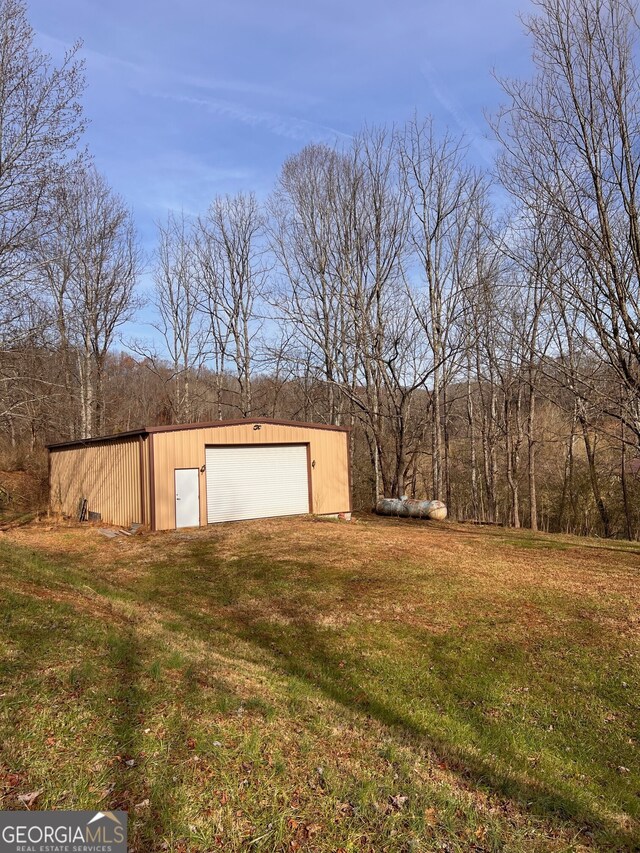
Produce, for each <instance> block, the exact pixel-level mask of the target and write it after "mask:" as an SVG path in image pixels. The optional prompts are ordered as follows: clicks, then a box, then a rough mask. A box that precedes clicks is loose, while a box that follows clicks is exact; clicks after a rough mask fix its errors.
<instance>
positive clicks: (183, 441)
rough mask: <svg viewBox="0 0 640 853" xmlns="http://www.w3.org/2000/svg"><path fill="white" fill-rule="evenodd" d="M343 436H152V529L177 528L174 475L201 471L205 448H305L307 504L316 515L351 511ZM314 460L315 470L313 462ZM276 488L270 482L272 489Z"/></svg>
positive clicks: (280, 427) (247, 429)
mask: <svg viewBox="0 0 640 853" xmlns="http://www.w3.org/2000/svg"><path fill="white" fill-rule="evenodd" d="M346 435H347V433H344V432H340V431H336V430H330V429H314V428H311V427H306V426H305V427H297V426H292V425H288V424H287V425H284V424H270V423H263V424H262V425H261V428H260V429H259V430H257V429H254V424H253V423H241V424H234V425H229V426H221V427H206V428H201V429H189V430H180V431H175V432H170V431H166V432H155V433H154V434H153V457H154V458H153V466H152V468H153V480H154V482H153V485H154V489H152V490H151V491H152V493H154V492H155V529H157V530H171V529H173V527H174V525H175V518H174V517H175V495H174V471H175V469H176V468H202V466H204V464H205V447H206V446H207V445H216V444H308V445H309V454H310V459H311V465H312V467H311V497H312V501H311V505H312V507H313V512H314V513H317V514H318V515H323V514H330V513H337V512H348V511H349V508H350V488H349V458H348V452H347V449H348V443H347V441H346V440H345V437H346ZM314 461H315V466H313V462H314ZM200 477H201V478H202V479H201V484H200V524H201V525H204V524H206V523H207V522H206V519H207V506H206V494H207V489H206V483H205V479H204V478H205V473H204V472H201V473H200ZM277 488H278V484H277V483H274V489H277Z"/></svg>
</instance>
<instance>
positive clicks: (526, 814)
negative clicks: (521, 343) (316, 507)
mask: <svg viewBox="0 0 640 853" xmlns="http://www.w3.org/2000/svg"><path fill="white" fill-rule="evenodd" d="M0 575H1V576H0V590H1V592H0V620H1V624H2V631H1V632H0V807H1V808H4V809H14V808H24V807H25V806H24V802H23V801H22V800H20V799H19V797H20V795H24V794H27V793H35V792H40V793H39V794H38V797H37V799H36V800H35V801H34V807H35V808H40V809H43V808H87V809H92V808H96V807H100V808H101V809H103V810H104V809H106V808H114V809H115V808H124V809H126V810H128V812H129V827H130V829H129V837H130V842H131V849H132V850H135V851H139V853H148V851H161V850H170V851H211V850H216V849H223V850H248V851H280V850H282V851H295V850H313V851H362V850H366V851H376V853H377V851H385V850H388V851H405V850H406V851H410V850H416V851H422V850H446V851H456V850H461V851H469V850H476V851H485V850H487V851H488V850H514V851H516V850H522V851H536V850H585V849H598V850H637V849H640V766H639V762H638V753H639V750H638V738H639V737H640V731H639V722H640V606H639V605H640V547H639V546H633V545H630V544H628V543H627V544H623V543H608V542H607V543H604V542H599V541H596V540H579V539H575V538H571V537H558V536H544V535H539V536H535V537H534V536H531V535H530V534H527V533H525V532H522V533H518V532H517V531H505V530H501V529H491V530H483V529H478V528H473V527H468V526H459V525H455V524H443V525H432V526H429V525H428V524H427V523H423V522H412V521H409V520H407V521H402V520H390V519H389V520H382V519H375V518H363V519H360V520H359V521H358V522H357V523H352V524H347V523H337V522H335V523H332V522H326V521H319V520H313V519H295V520H294V519H283V520H270V521H262V522H247V523H240V524H235V525H222V526H216V527H213V528H210V529H207V530H202V531H197V532H189V533H178V532H176V533H170V534H157V535H153V536H139V537H132V538H125V537H120V538H118V539H115V540H106V539H104V537H102V536H100V535H99V534H98V533H97V531H95V530H93V529H91V528H84V529H80V528H79V527H73V526H70V527H68V528H65V527H51V526H47V525H45V524H34V525H31V526H30V527H27V528H22V529H16V530H11V531H8V532H7V533H5V534H2V538H1V539H0Z"/></svg>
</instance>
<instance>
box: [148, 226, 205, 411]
mask: <svg viewBox="0 0 640 853" xmlns="http://www.w3.org/2000/svg"><path fill="white" fill-rule="evenodd" d="M153 279H154V285H155V288H154V303H155V306H156V309H157V312H158V317H159V320H158V322H157V323H156V324H154V325H155V328H156V330H157V331H158V332H159V333H160V335H161V337H162V341H163V343H164V348H165V351H166V353H168V356H169V368H170V369H169V372H168V374H167V371H166V370H165V364H166V363H165V361H164V359H163V358H161V357H160V356H159V355H158V354H157V353H156V352H155V351H150V350H149V348H148V347H142V348H141V347H140V346H137V349H138V351H140V352H142V353H143V354H144V355H145V357H146V358H147V363H148V364H149V365H150V366H151V367H152V368H153V369H154V371H155V372H156V373H157V374H158V375H160V376H162V378H163V379H164V380H165V383H166V384H167V385H168V388H169V407H170V419H171V422H172V423H185V422H189V421H193V420H195V408H194V385H195V384H196V382H197V380H198V379H199V377H200V375H201V372H202V368H203V366H204V359H205V346H206V327H205V322H204V315H203V314H202V312H201V310H200V307H201V301H202V294H201V291H200V287H199V278H198V274H197V262H196V247H195V238H194V234H193V228H192V227H191V226H190V224H189V223H188V222H187V221H186V220H185V217H184V215H180V216H177V215H175V214H172V213H170V214H168V216H167V219H166V221H165V222H164V223H161V224H158V246H157V249H156V252H155V258H154V267H153Z"/></svg>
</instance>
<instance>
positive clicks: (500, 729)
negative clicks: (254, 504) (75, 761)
mask: <svg viewBox="0 0 640 853" xmlns="http://www.w3.org/2000/svg"><path fill="white" fill-rule="evenodd" d="M300 577H303V578H304V583H302V584H298V585H296V584H295V579H296V578H298V579H299V578H300ZM291 583H293V587H291V586H290V584H291ZM314 583H317V584H318V585H319V586H320V587H323V586H326V587H327V588H328V589H330V590H331V593H332V594H335V593H336V591H337V592H338V594H339V595H340V597H341V599H342V600H345V599H346V600H352V601H353V603H354V605H356V604H357V601H356V599H357V598H358V597H359V596H361V597H362V598H364V599H366V598H367V596H369V595H370V593H371V589H370V586H368V585H367V584H362V583H360V582H359V581H357V579H356V582H349V579H348V578H345V575H344V573H341V572H340V571H339V570H338V569H336V570H333V569H332V570H329V569H327V568H326V567H320V566H314V564H312V563H309V562H302V561H300V562H293V561H288V562H278V563H274V561H273V560H266V559H264V558H261V557H259V556H256V555H253V556H249V557H245V558H242V559H239V560H235V561H233V563H232V564H230V563H229V562H223V561H221V560H219V559H217V558H216V557H215V555H214V554H212V553H211V548H210V546H208V545H207V544H206V543H204V544H203V543H197V544H194V547H193V549H192V550H191V553H190V554H188V555H187V556H186V557H184V558H181V559H180V561H179V562H178V564H176V562H175V561H174V562H170V561H167V562H164V563H159V564H157V565H156V566H153V567H149V569H148V573H147V574H146V577H145V578H144V579H140V581H136V585H135V587H132V588H131V590H128V591H127V600H131V593H132V592H133V594H134V597H135V598H136V599H137V601H138V604H139V606H140V607H144V606H145V604H146V603H147V602H148V601H151V602H152V603H157V604H161V605H162V607H163V608H164V610H165V613H166V614H167V615H168V617H169V618H171V619H173V620H175V623H176V625H177V626H179V630H180V631H183V632H186V633H188V634H189V635H190V636H193V637H195V638H197V639H202V640H204V641H210V640H211V638H212V636H214V632H215V637H216V638H217V639H219V640H220V641H222V642H224V641H225V638H226V637H231V638H236V639H238V640H241V641H243V642H244V643H246V644H248V645H249V647H253V648H256V649H257V650H259V651H260V653H261V654H267V655H268V656H269V657H270V658H271V659H275V661H276V662H277V666H278V667H279V669H280V670H281V671H282V672H283V673H284V674H286V675H289V676H293V677H295V678H296V679H299V680H300V681H302V682H305V683H307V684H308V685H309V686H310V687H311V688H313V689H316V690H319V691H321V692H322V693H323V694H324V695H326V696H327V697H329V698H330V699H331V700H333V701H334V702H336V703H338V704H340V705H341V706H343V707H344V708H346V709H348V710H349V711H350V712H354V713H356V714H359V715H366V716H370V717H372V718H374V719H376V720H378V721H379V722H380V723H382V724H384V725H385V726H388V727H389V728H390V729H392V730H395V731H397V732H399V733H400V734H401V735H402V736H404V737H407V738H409V739H410V740H413V741H414V742H415V743H416V744H418V745H420V746H421V747H422V748H424V747H428V748H430V749H432V750H433V751H434V752H435V753H436V754H437V755H438V756H439V757H440V758H441V759H443V760H445V761H446V762H447V763H448V765H449V768H450V769H451V770H452V771H454V772H456V773H458V774H460V776H461V777H463V778H464V779H465V780H466V782H471V783H473V784H474V785H477V786H480V787H483V788H485V789H487V788H491V789H493V790H495V791H497V792H500V793H502V794H504V795H505V796H508V797H511V798H513V799H514V800H516V801H517V802H519V804H520V806H521V808H522V809H523V810H524V811H533V812H535V813H537V814H539V815H543V816H548V817H551V818H557V819H560V820H563V821H565V822H567V823H569V824H570V825H571V827H572V828H573V829H574V830H575V831H576V833H581V832H584V829H585V826H586V827H588V828H589V829H590V830H592V831H593V832H594V833H595V834H596V835H597V836H598V837H599V840H602V843H603V844H605V845H607V846H606V849H616V848H617V849H620V848H627V849H633V848H634V845H635V841H636V839H635V838H634V837H633V836H632V835H631V834H630V833H629V832H626V831H625V830H624V829H623V828H621V827H620V826H618V825H617V824H615V822H614V820H613V819H612V820H611V821H607V820H606V819H604V818H602V817H601V815H599V814H596V813H594V812H593V810H592V809H591V808H590V807H589V804H588V803H586V802H585V801H583V800H581V799H580V797H579V796H576V795H575V793H574V792H572V791H571V790H570V789H569V787H568V786H565V785H563V784H562V780H561V779H560V778H558V780H557V783H555V782H554V781H549V780H545V779H543V778H540V777H538V778H534V779H532V778H530V777H529V778H523V776H525V775H528V774H525V773H523V772H520V773H519V774H518V773H517V770H516V768H517V767H518V766H519V765H520V766H521V764H522V759H521V757H520V758H518V756H517V743H516V742H515V739H514V741H513V742H510V740H509V737H508V732H507V736H506V737H505V728H508V723H505V722H504V721H502V722H497V721H493V720H491V719H488V718H487V717H486V715H485V714H484V713H482V711H481V710H479V709H478V708H477V707H476V705H475V704H474V698H475V697H474V695H473V690H474V687H473V683H474V682H473V679H474V675H475V674H474V673H473V671H471V670H470V671H469V672H468V675H469V684H467V685H464V684H461V682H460V680H459V679H458V680H456V681H454V680H451V679H448V678H446V675H445V674H446V673H447V671H448V670H450V659H449V658H450V655H451V654H452V651H453V652H455V648H456V643H455V642H454V643H453V644H452V645H449V646H448V647H447V646H446V644H445V641H444V640H442V639H441V638H439V637H437V636H436V637H434V636H433V635H430V634H427V633H425V632H422V633H421V632H420V631H415V632H414V633H415V636H414V642H415V643H418V644H419V645H420V646H421V647H422V655H421V658H422V659H423V660H429V662H431V663H433V664H434V665H435V667H436V670H441V672H442V675H440V676H438V675H437V673H436V674H435V675H434V674H432V675H431V676H430V678H431V679H432V683H433V681H435V682H436V684H437V690H438V693H439V695H441V696H442V697H444V698H445V700H446V701H445V703H444V704H445V705H446V706H447V710H446V712H444V713H445V716H448V717H449V718H450V720H451V721H452V722H453V723H455V724H459V725H461V726H466V727H467V728H468V729H470V730H471V732H472V734H475V735H477V738H478V740H480V738H482V740H480V742H481V745H482V747H483V750H482V751H483V752H484V753H485V755H486V752H487V750H486V744H487V740H488V738H487V731H489V732H492V731H494V732H495V737H493V738H489V739H491V740H492V742H493V743H495V745H496V746H495V755H494V757H495V758H497V759H498V761H497V762H495V761H494V762H492V761H490V760H488V758H487V757H483V755H479V754H478V752H479V750H478V748H477V747H474V738H473V737H470V738H468V739H467V740H466V743H463V744H462V745H461V744H460V743H456V742H455V741H454V740H453V739H451V738H447V737H446V736H443V734H442V733H441V732H440V731H438V730H437V727H436V726H435V725H432V724H430V723H429V722H425V720H424V718H423V717H422V718H421V717H420V715H418V714H417V713H416V712H415V702H416V701H419V700H420V699H421V693H422V689H421V688H420V686H419V683H418V681H417V679H418V677H419V671H418V669H416V672H415V673H414V675H415V680H412V679H411V678H408V677H407V676H406V675H405V676H402V675H400V676H398V678H397V679H395V680H394V673H393V667H392V668H391V669H390V670H389V671H388V672H384V673H383V674H382V675H380V674H374V676H373V677H371V674H370V673H368V672H367V668H366V665H364V666H363V664H362V662H359V664H358V662H356V661H354V662H353V663H354V665H353V666H352V665H351V663H352V662H351V661H349V659H348V658H349V650H348V643H347V644H346V646H345V645H343V644H344V639H345V638H344V637H341V635H340V632H339V631H334V630H329V629H325V628H322V627H321V626H319V625H318V624H317V623H316V622H315V621H314V620H313V619H312V618H308V617H307V616H306V615H305V607H304V606H303V605H304V592H303V593H302V597H300V596H299V597H296V595H298V594H299V593H300V590H304V589H305V588H307V589H308V588H309V587H310V586H312V585H313V584H314ZM375 583H376V584H378V585H380V584H383V582H382V581H380V579H379V578H376V581H375ZM383 586H384V584H383ZM341 587H342V588H341ZM256 590H259V593H258V594H257V595H256V598H252V597H251V596H252V593H253V592H255V591H256ZM388 592H389V595H393V581H392V580H391V579H390V580H389V581H388ZM247 598H248V599H249V600H247ZM260 598H262V599H264V600H263V601H261V600H260ZM20 601H22V596H16V602H17V604H16V607H18V606H19V605H20ZM41 604H42V602H35V605H38V606H37V607H35V609H33V610H32V611H28V612H26V613H25V619H23V620H22V621H21V623H20V630H19V631H14V634H16V637H15V640H16V643H17V646H18V654H17V656H16V657H15V658H14V659H13V660H12V661H10V662H9V663H8V664H7V666H8V669H7V670H6V671H5V672H1V673H0V674H2V675H3V676H4V677H5V678H10V679H11V680H13V681H15V680H16V679H18V678H20V677H21V675H24V676H28V675H29V674H30V673H32V672H33V671H38V670H39V669H42V668H43V666H45V665H46V662H47V660H48V658H49V657H50V656H51V654H52V648H53V646H52V644H55V643H56V642H59V643H61V645H62V646H64V648H68V649H69V650H72V649H74V648H77V647H78V646H79V645H80V646H82V645H83V646H84V647H85V648H86V649H87V653H88V654H91V653H94V654H95V656H96V657H100V659H101V660H104V661H105V671H104V672H103V673H101V674H100V678H101V679H103V683H104V680H106V682H107V683H108V684H109V685H110V690H109V695H110V697H111V698H112V700H113V701H112V703H110V708H109V710H108V712H107V713H104V708H103V707H101V706H99V705H97V704H96V706H95V707H96V709H97V710H98V711H101V712H102V713H103V715H104V720H105V723H106V724H107V725H108V726H109V727H110V731H111V737H112V739H113V743H114V744H115V748H116V753H117V756H119V758H116V760H115V762H114V763H113V764H112V766H111V770H110V778H111V783H112V785H113V790H112V792H111V793H110V795H109V797H108V799H107V800H105V804H107V803H108V805H109V806H110V807H111V808H115V807H123V808H126V809H128V810H130V809H131V807H132V806H135V804H136V802H138V801H139V800H141V799H143V798H145V797H147V796H148V795H149V794H151V797H150V798H151V800H152V810H150V811H149V813H148V814H146V815H141V816H138V815H134V820H132V823H131V825H132V830H133V833H132V838H133V839H136V840H137V841H138V843H142V844H143V845H144V844H147V845H148V849H154V848H153V841H154V840H155V839H157V837H158V836H159V835H161V834H169V835H170V833H171V829H172V817H171V815H172V813H174V812H175V808H174V806H175V800H174V791H175V790H176V789H177V788H178V787H179V783H176V781H175V779H174V778H173V777H171V776H170V774H171V773H173V772H175V771H174V770H172V765H173V766H175V759H176V758H177V759H180V760H181V761H182V760H183V759H184V758H185V755H186V749H185V745H184V739H185V733H186V732H185V730H184V729H181V728H180V725H178V726H177V727H176V728H174V730H173V731H172V732H171V733H170V734H169V735H168V737H167V740H166V741H165V744H164V747H163V748H164V749H165V750H166V751H168V752H171V753H172V762H168V763H167V765H166V766H165V767H164V768H162V769H159V768H154V769H153V770H151V771H150V770H148V769H147V768H146V765H145V760H144V756H143V755H142V754H141V753H142V742H143V730H144V727H145V724H146V723H145V720H146V716H147V715H148V714H149V713H150V712H151V710H152V708H153V706H154V704H156V703H157V702H158V701H161V699H160V697H158V696H156V695H155V694H154V693H153V691H152V690H151V688H149V686H148V679H147V678H146V676H145V669H144V667H145V665H148V661H149V657H150V654H153V650H152V649H150V640H149V638H148V637H147V636H146V635H145V638H144V640H142V639H140V637H139V636H138V634H137V632H136V628H135V625H134V624H133V623H130V622H127V621H126V620H125V621H124V622H123V623H122V624H119V625H117V626H109V628H108V629H107V630H106V632H103V634H102V635H101V636H100V638H99V640H98V641H94V646H93V647H92V639H91V637H90V635H89V633H88V632H84V629H82V630H81V629H80V628H77V627H73V622H72V620H67V618H66V616H65V614H67V613H69V612H71V611H72V608H66V605H65V606H61V605H55V606H54V605H52V607H51V608H50V612H51V615H50V616H49V615H45V617H44V618H43V616H42V607H41ZM26 606H27V605H26V604H25V607H26ZM65 608H66V609H65ZM47 612H49V611H47ZM8 613H9V614H11V607H9V610H8ZM81 616H82V617H85V616H86V618H87V619H92V618H95V617H90V616H88V615H87V614H81ZM27 617H28V618H27ZM9 622H10V625H11V615H9ZM13 624H14V627H15V624H16V623H15V620H14V622H13ZM9 630H11V627H9ZM347 639H349V638H347ZM454 639H455V638H454ZM365 641H366V637H363V638H362V642H365ZM216 646H217V650H219V649H220V645H219V643H216ZM494 652H495V653H497V655H498V657H497V664H496V665H495V666H494V667H493V669H494V670H496V671H497V675H496V681H497V683H496V688H498V687H503V686H504V685H505V683H506V681H507V680H508V678H509V677H510V672H509V668H508V666H505V669H504V672H501V670H500V664H501V662H505V663H508V657H509V654H511V652H510V651H509V650H508V649H506V650H504V649H500V648H499V647H497V646H493V647H491V646H487V647H484V648H482V650H481V656H480V657H478V659H477V660H476V666H477V669H478V671H483V670H486V669H488V670H491V669H492V667H491V665H490V662H489V660H488V659H487V656H489V655H491V654H492V653H494ZM233 653H234V651H233V650H232V653H231V654H233ZM394 654H396V652H395V651H392V652H391V663H393V660H392V658H393V655H394ZM345 658H346V662H347V665H346V666H345ZM420 665H422V662H421V664H420ZM389 683H391V684H392V687H393V689H390V688H389ZM180 690H181V691H182V693H183V697H182V699H183V701H184V700H185V698H186V699H187V700H188V699H189V698H190V697H192V698H193V701H194V704H197V698H198V697H197V694H198V690H199V686H198V679H197V677H196V676H195V675H194V674H193V673H192V672H190V673H186V674H185V677H184V678H183V682H182V684H181V685H180ZM403 690H404V691H406V693H403ZM423 695H424V694H423ZM396 697H397V701H396ZM170 699H171V701H172V702H174V703H175V701H176V697H175V691H173V692H172V693H171V695H170ZM428 699H429V697H427V696H425V702H426V701H428ZM412 702H413V707H412ZM79 748H82V744H79ZM114 757H115V756H114ZM129 761H133V765H132V766H131V767H129V765H128V764H127V762H129ZM496 763H498V764H499V765H501V767H496ZM531 775H533V774H531ZM176 796H177V794H176Z"/></svg>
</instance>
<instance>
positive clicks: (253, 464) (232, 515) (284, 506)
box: [206, 444, 309, 523]
mask: <svg viewBox="0 0 640 853" xmlns="http://www.w3.org/2000/svg"><path fill="white" fill-rule="evenodd" d="M206 458H207V520H208V521H209V522H210V523H211V522H215V521H240V520H241V519H243V518H270V517H272V516H276V515H303V514H305V513H307V512H309V473H308V467H307V446H306V444H294V445H286V444H279V445H259V444H255V445H250V446H243V447H238V446H229V447H207V449H206Z"/></svg>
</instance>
